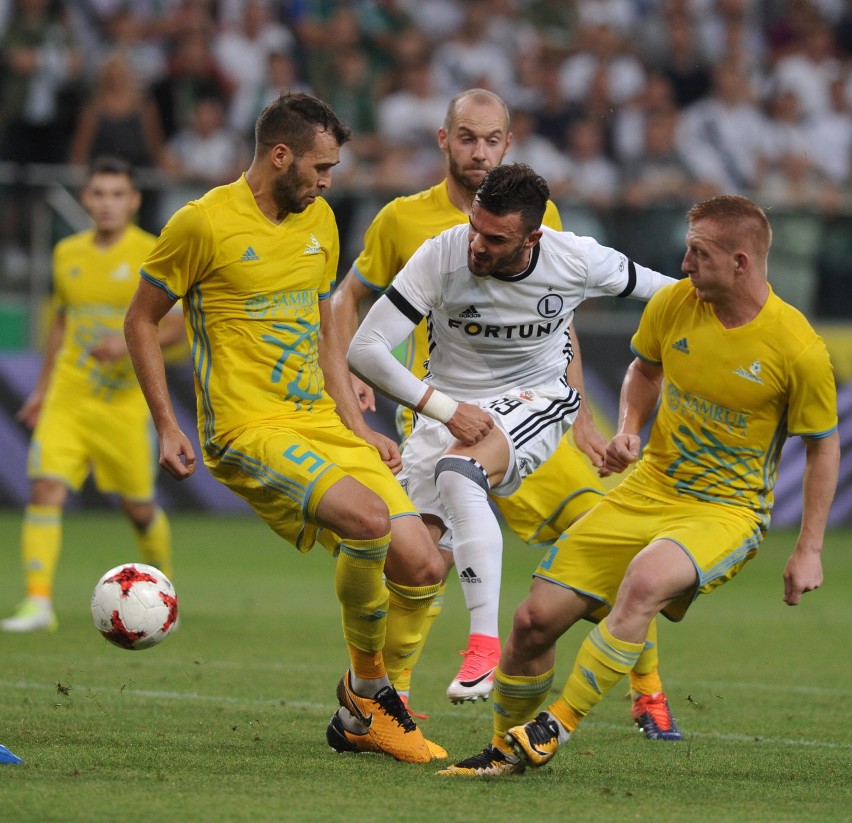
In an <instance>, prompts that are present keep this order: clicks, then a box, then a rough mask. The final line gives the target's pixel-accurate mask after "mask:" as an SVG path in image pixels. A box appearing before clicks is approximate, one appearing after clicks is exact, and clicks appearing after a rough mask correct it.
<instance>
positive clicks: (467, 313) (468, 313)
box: [459, 306, 482, 317]
mask: <svg viewBox="0 0 852 823" xmlns="http://www.w3.org/2000/svg"><path fill="white" fill-rule="evenodd" d="M459 317H482V315H481V314H480V313H479V312H478V311H477V310H476V306H468V307H467V308H466V309H465V310H464V311H462V312H459Z"/></svg>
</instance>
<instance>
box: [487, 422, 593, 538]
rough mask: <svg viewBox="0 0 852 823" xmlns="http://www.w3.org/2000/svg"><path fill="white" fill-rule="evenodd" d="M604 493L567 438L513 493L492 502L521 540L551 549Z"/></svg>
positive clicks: (584, 458) (493, 498) (590, 466)
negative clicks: (550, 546)
mask: <svg viewBox="0 0 852 823" xmlns="http://www.w3.org/2000/svg"><path fill="white" fill-rule="evenodd" d="M603 493H604V487H603V484H602V483H601V481H600V478H599V477H598V475H597V472H596V471H595V469H594V468H593V467H592V464H591V462H590V461H589V459H588V458H587V457H586V455H584V454H583V453H582V452H581V451H580V450H579V449H578V448H577V447H576V446H575V445H574V444H573V443H572V442H571V440H570V439H569V438H568V437H567V436H566V437H563V438H562V440H560V441H559V445H558V446H557V447H556V451H554V452H553V454H552V455H551V456H550V457H549V458H548V459H547V460H546V461H545V462H544V463H542V464H541V466H539V467H538V468H537V469H536V470H535V471H534V472H533V473H532V474H530V475H528V476H527V477H525V478H524V479H523V481H522V482H521V487H520V488H519V489H518V490H517V491H516V492H515V493H514V494H512V495H510V496H509V497H496V496H495V497H492V498H491V499H492V501H493V502H494V504H495V505H496V506H497V508H498V509H499V510H500V513H501V514H502V515H503V517H504V519H505V520H506V523H507V524H508V526H509V528H511V529H512V531H513V532H514V533H515V534H516V535H518V537H520V538H521V540H524V541H525V542H527V543H529V544H530V545H531V546H549V545H550V544H551V543H553V541H554V540H557V539H558V538H559V536H560V535H561V534H562V533H563V532H564V531H565V530H566V529H567V528H568V525H569V524H570V523H572V522H573V521H574V520H576V519H577V518H578V517H579V516H580V515H581V514H583V513H584V512H586V511H588V510H589V509H591V508H592V506H594V505H595V504H596V503H598V501H599V500H600V499H601V496H602V495H603Z"/></svg>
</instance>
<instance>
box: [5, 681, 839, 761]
mask: <svg viewBox="0 0 852 823" xmlns="http://www.w3.org/2000/svg"><path fill="white" fill-rule="evenodd" d="M0 688H5V689H20V690H22V691H28V690H30V689H37V690H42V691H47V690H55V689H56V686H55V685H54V684H47V683H31V682H28V681H24V680H16V681H10V680H0ZM71 691H72V692H73V693H76V694H77V695H81V696H83V697H86V698H89V699H97V698H104V699H115V698H118V699H122V698H124V697H133V698H142V699H149V700H174V701H180V702H188V703H226V704H228V705H233V706H266V707H285V708H288V709H309V710H315V711H321V712H333V711H335V710H336V709H337V704H332V703H316V702H313V701H307V700H286V699H285V698H279V699H266V700H257V699H252V698H241V697H232V696H228V695H212V694H199V693H198V692H173V691H154V690H151V689H133V688H122V689H118V690H116V689H115V688H114V687H110V689H109V690H107V689H105V688H94V687H90V686H80V685H72V686H71ZM72 696H74V695H73V694H72ZM431 714H432V716H433V717H442V718H452V719H457V718H458V717H459V715H458V714H457V713H452V712H432V713H431ZM584 727H586V728H587V727H594V728H599V729H607V730H612V729H623V728H625V725H624V724H620V723H619V724H616V723H600V722H597V721H595V720H594V719H592V720H588V721H586V723H585V724H584ZM684 736H685V740H686V741H687V742H689V741H691V740H702V739H709V740H730V741H732V742H737V743H760V744H768V745H780V746H791V747H795V746H800V747H803V748H815V749H839V750H852V743H829V742H826V741H824V740H807V739H804V738H799V739H797V740H792V739H786V738H775V737H763V736H761V735H758V734H750V735H749V734H726V733H723V732H689V731H686V732H684Z"/></svg>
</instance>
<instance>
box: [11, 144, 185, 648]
mask: <svg viewBox="0 0 852 823" xmlns="http://www.w3.org/2000/svg"><path fill="white" fill-rule="evenodd" d="M81 200H82V203H83V206H84V207H85V209H86V210H87V211H88V213H89V215H90V217H91V218H92V222H93V226H92V228H90V229H86V230H85V231H82V232H79V233H77V234H74V235H71V236H70V237H66V238H65V239H63V240H60V241H59V243H57V245H56V247H55V249H54V252H53V304H54V309H55V311H54V319H53V323H52V325H51V328H50V331H49V334H48V339H47V345H46V350H45V356H44V361H43V364H42V369H41V372H40V374H39V378H38V381H37V384H36V387H35V388H34V389H33V391H32V392H31V394H30V395H29V397H28V398H27V400H26V401H25V403H24V405H23V407H22V408H21V410H20V412H19V413H18V418H19V419H20V420H22V421H23V422H24V423H25V424H26V425H28V426H30V427H31V428H32V427H35V428H34V432H33V438H32V442H31V444H30V450H29V457H28V466H27V475H28V477H29V479H30V484H31V485H30V488H31V490H30V500H29V503H28V504H27V507H26V511H25V512H24V522H23V527H22V531H21V555H22V559H23V565H24V575H25V579H26V599H25V600H24V601H23V603H22V604H21V605H20V607H19V608H18V610H17V612H16V613H15V614H14V615H13V616H12V617H9V618H7V619H5V620H3V621H0V628H2V629H3V630H4V631H7V632H29V631H38V630H44V631H53V630H55V629H56V628H57V626H58V619H57V617H56V614H55V612H54V610H53V605H52V601H53V587H54V578H55V576H56V567H57V564H58V561H59V555H60V551H61V546H62V512H63V508H64V506H65V503H66V502H67V500H68V493H69V491H79V489H80V488H81V486H82V485H83V482H84V481H85V480H86V478H87V477H88V476H89V474H90V473H91V474H92V475H93V477H94V482H95V485H96V487H97V488H98V490H99V491H101V492H104V493H112V494H116V495H118V496H119V498H120V499H121V504H122V509H123V511H124V513H125V515H126V516H127V517H128V518H129V520H130V522H131V523H132V525H133V528H134V531H135V535H136V541H137V544H138V550H139V555H140V558H141V559H142V560H143V561H144V562H145V563H150V564H151V565H154V566H157V567H158V568H159V569H161V570H162V571H163V572H164V573H165V574H166V575H171V574H172V543H171V531H170V528H169V522H168V519H167V517H166V515H165V514H164V513H163V511H162V509H160V507H159V506H158V505H157V504H156V502H155V499H154V481H155V470H156V467H157V453H156V446H155V435H154V430H153V426H152V425H151V417H150V414H149V413H148V407H147V405H146V404H145V398H144V397H143V396H142V392H141V390H140V388H139V384H138V382H137V380H136V375H135V374H134V373H133V366H132V365H131V363H130V358H129V357H128V354H127V346H126V344H125V341H124V335H123V333H122V325H123V323H124V313H125V311H126V310H127V306H128V305H129V304H130V300H131V298H132V297H133V292H134V291H135V290H136V282H137V280H138V274H137V273H138V271H139V266H140V265H141V264H142V261H143V260H144V259H145V257H146V255H147V254H148V252H150V251H151V249H152V248H153V247H154V243H155V242H156V238H155V237H154V236H153V235H151V234H148V232H145V231H143V230H142V229H140V228H139V227H138V226H136V225H134V224H133V223H132V220H133V217H134V215H135V214H136V212H137V211H138V210H139V205H140V203H141V195H140V193H139V190H138V189H137V188H136V184H135V182H134V174H133V169H132V168H131V167H130V166H129V165H128V164H127V163H126V162H124V161H123V160H119V159H116V158H106V157H104V158H99V159H97V160H96V161H95V162H94V163H93V164H92V167H91V168H90V169H89V172H88V175H87V180H86V185H85V186H84V188H83V191H82V194H81ZM183 336H184V332H183V322H182V319H181V316H180V312H175V313H174V314H173V315H172V316H171V317H169V318H168V320H167V321H166V322H165V323H163V326H162V328H161V330H160V335H159V344H160V345H168V344H170V343H175V342H177V341H178V340H181V339H182V338H183Z"/></svg>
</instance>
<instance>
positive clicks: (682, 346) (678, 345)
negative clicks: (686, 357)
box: [672, 337, 689, 354]
mask: <svg viewBox="0 0 852 823" xmlns="http://www.w3.org/2000/svg"><path fill="white" fill-rule="evenodd" d="M672 348H673V349H677V350H678V351H682V352H683V353H684V354H689V344H688V343H687V342H686V338H685V337H681V338H680V340H675V342H674V343H672Z"/></svg>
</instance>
